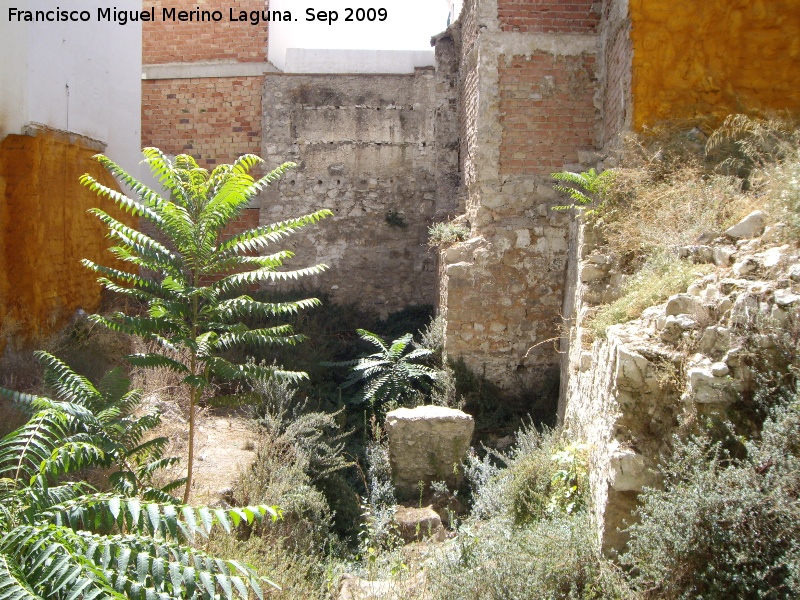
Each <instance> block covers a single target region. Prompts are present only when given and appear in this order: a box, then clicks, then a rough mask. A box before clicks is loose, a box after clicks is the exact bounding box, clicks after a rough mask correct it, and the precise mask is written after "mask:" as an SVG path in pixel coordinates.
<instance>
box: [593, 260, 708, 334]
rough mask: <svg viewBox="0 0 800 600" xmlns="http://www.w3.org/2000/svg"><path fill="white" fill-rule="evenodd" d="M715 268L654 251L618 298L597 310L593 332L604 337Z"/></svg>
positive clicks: (682, 290)
mask: <svg viewBox="0 0 800 600" xmlns="http://www.w3.org/2000/svg"><path fill="white" fill-rule="evenodd" d="M712 269H713V266H712V265H695V264H692V263H690V262H688V261H685V260H679V259H677V258H675V257H673V256H671V255H670V254H667V253H664V252H662V253H659V254H655V255H653V256H652V257H651V258H650V259H649V260H648V261H647V262H646V263H645V264H644V265H643V266H642V267H641V268H640V269H639V270H638V271H637V272H636V274H635V275H633V276H632V277H631V278H630V279H628V281H627V282H626V283H625V286H624V287H623V288H622V294H621V295H620V297H619V298H617V299H616V300H614V302H612V303H610V304H606V305H604V306H602V307H600V308H599V309H598V310H597V312H595V313H594V315H593V317H592V318H591V324H590V327H591V331H592V333H593V334H594V336H595V337H598V338H605V336H606V330H607V329H608V328H609V327H610V326H611V325H616V324H618V323H625V322H627V321H630V320H632V319H636V318H638V317H640V316H641V314H642V311H643V310H644V309H645V308H647V307H649V306H654V305H656V304H660V303H661V302H664V301H665V300H666V299H667V298H669V297H670V296H671V295H673V294H677V293H680V292H685V291H686V288H688V287H689V284H690V283H692V282H693V281H694V280H695V279H697V278H698V277H701V276H702V275H705V274H706V273H708V272H709V271H711V270H712Z"/></svg>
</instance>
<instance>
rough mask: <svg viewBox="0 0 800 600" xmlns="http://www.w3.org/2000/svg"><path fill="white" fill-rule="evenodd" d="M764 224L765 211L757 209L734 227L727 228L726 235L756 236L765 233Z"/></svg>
mask: <svg viewBox="0 0 800 600" xmlns="http://www.w3.org/2000/svg"><path fill="white" fill-rule="evenodd" d="M764 226H765V219H764V213H763V212H761V211H760V210H756V211H754V212H751V213H750V214H749V215H747V216H746V217H745V218H744V219H742V220H741V221H739V222H738V223H737V224H736V225H734V226H733V227H730V228H728V229H726V230H725V235H727V236H729V237H732V238H737V239H746V238H754V237H758V236H760V235H761V234H762V233H764Z"/></svg>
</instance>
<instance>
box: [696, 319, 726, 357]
mask: <svg viewBox="0 0 800 600" xmlns="http://www.w3.org/2000/svg"><path fill="white" fill-rule="evenodd" d="M730 345H731V330H730V329H728V328H727V327H720V326H716V327H713V326H712V327H707V328H706V330H705V331H704V332H703V336H702V337H701V338H700V344H699V346H698V348H699V350H700V351H701V352H702V353H703V354H707V355H709V356H715V355H716V356H719V355H722V354H725V352H727V351H728V348H730Z"/></svg>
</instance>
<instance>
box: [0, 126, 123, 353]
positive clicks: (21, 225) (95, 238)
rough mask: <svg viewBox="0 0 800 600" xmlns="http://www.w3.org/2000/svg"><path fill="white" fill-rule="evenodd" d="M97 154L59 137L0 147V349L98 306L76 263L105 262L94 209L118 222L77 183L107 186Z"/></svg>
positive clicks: (91, 280) (16, 140)
mask: <svg viewBox="0 0 800 600" xmlns="http://www.w3.org/2000/svg"><path fill="white" fill-rule="evenodd" d="M95 153H96V152H95V151H94V150H91V149H88V148H86V147H83V146H82V145H80V144H79V143H70V140H68V139H66V136H65V135H63V134H57V133H54V132H39V133H38V135H36V136H35V137H32V136H26V135H9V136H7V137H5V138H4V139H3V140H2V142H0V323H1V324H2V327H0V345H2V344H4V342H5V341H6V337H7V336H8V335H9V334H13V338H14V339H15V340H18V341H23V340H25V339H32V338H35V337H37V336H40V335H47V334H48V333H51V332H52V331H54V330H56V329H57V328H59V327H60V326H62V325H64V324H65V323H66V322H67V321H68V320H69V319H70V318H71V317H72V315H73V314H74V313H75V311H76V310H77V309H78V308H83V309H84V310H86V311H87V312H89V311H94V310H96V309H97V308H98V307H99V305H100V286H99V284H97V283H96V282H95V279H96V276H95V275H94V274H93V273H91V272H90V271H89V270H88V269H86V268H85V267H83V266H82V265H81V264H80V259H82V258H89V259H91V260H94V261H96V262H100V263H101V264H110V263H111V261H112V257H111V255H109V254H108V253H107V252H104V250H105V249H106V248H107V247H108V246H109V243H108V240H107V239H106V238H105V231H106V230H105V228H104V227H103V226H102V225H101V224H100V222H99V221H98V220H97V219H96V218H94V217H92V216H91V215H88V214H87V213H86V211H87V210H88V209H89V208H91V207H94V206H99V207H101V208H103V209H104V210H105V211H106V212H108V213H109V214H112V215H114V216H115V217H117V218H120V219H121V220H125V221H127V222H130V217H127V218H125V217H122V216H121V214H120V211H118V210H115V209H116V207H115V206H114V205H113V204H112V203H111V201H110V200H106V199H100V198H98V196H97V195H96V194H95V193H94V192H92V191H91V190H89V189H87V188H85V187H83V186H82V185H80V182H79V181H78V179H79V177H80V176H81V175H82V174H84V173H87V172H88V173H91V174H92V175H93V176H94V177H95V178H97V179H98V180H100V181H102V182H103V183H105V184H106V185H109V186H112V187H116V184H115V183H114V180H113V179H112V178H111V176H110V175H108V174H107V173H106V171H105V170H104V169H103V168H102V167H101V166H100V165H99V164H98V163H97V162H96V161H94V160H92V159H91V157H92V156H93V155H94V154H95Z"/></svg>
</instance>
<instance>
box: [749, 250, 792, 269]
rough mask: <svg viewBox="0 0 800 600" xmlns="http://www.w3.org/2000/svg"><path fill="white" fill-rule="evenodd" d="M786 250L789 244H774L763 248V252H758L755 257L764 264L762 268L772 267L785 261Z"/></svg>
mask: <svg viewBox="0 0 800 600" xmlns="http://www.w3.org/2000/svg"><path fill="white" fill-rule="evenodd" d="M788 251H789V246H775V247H773V248H769V249H768V250H764V252H759V253H758V254H756V258H757V259H758V260H759V261H760V262H761V264H762V265H764V268H766V269H772V268H773V267H777V266H778V265H780V264H781V263H782V262H784V261H785V259H786V253H787V252H788Z"/></svg>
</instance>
